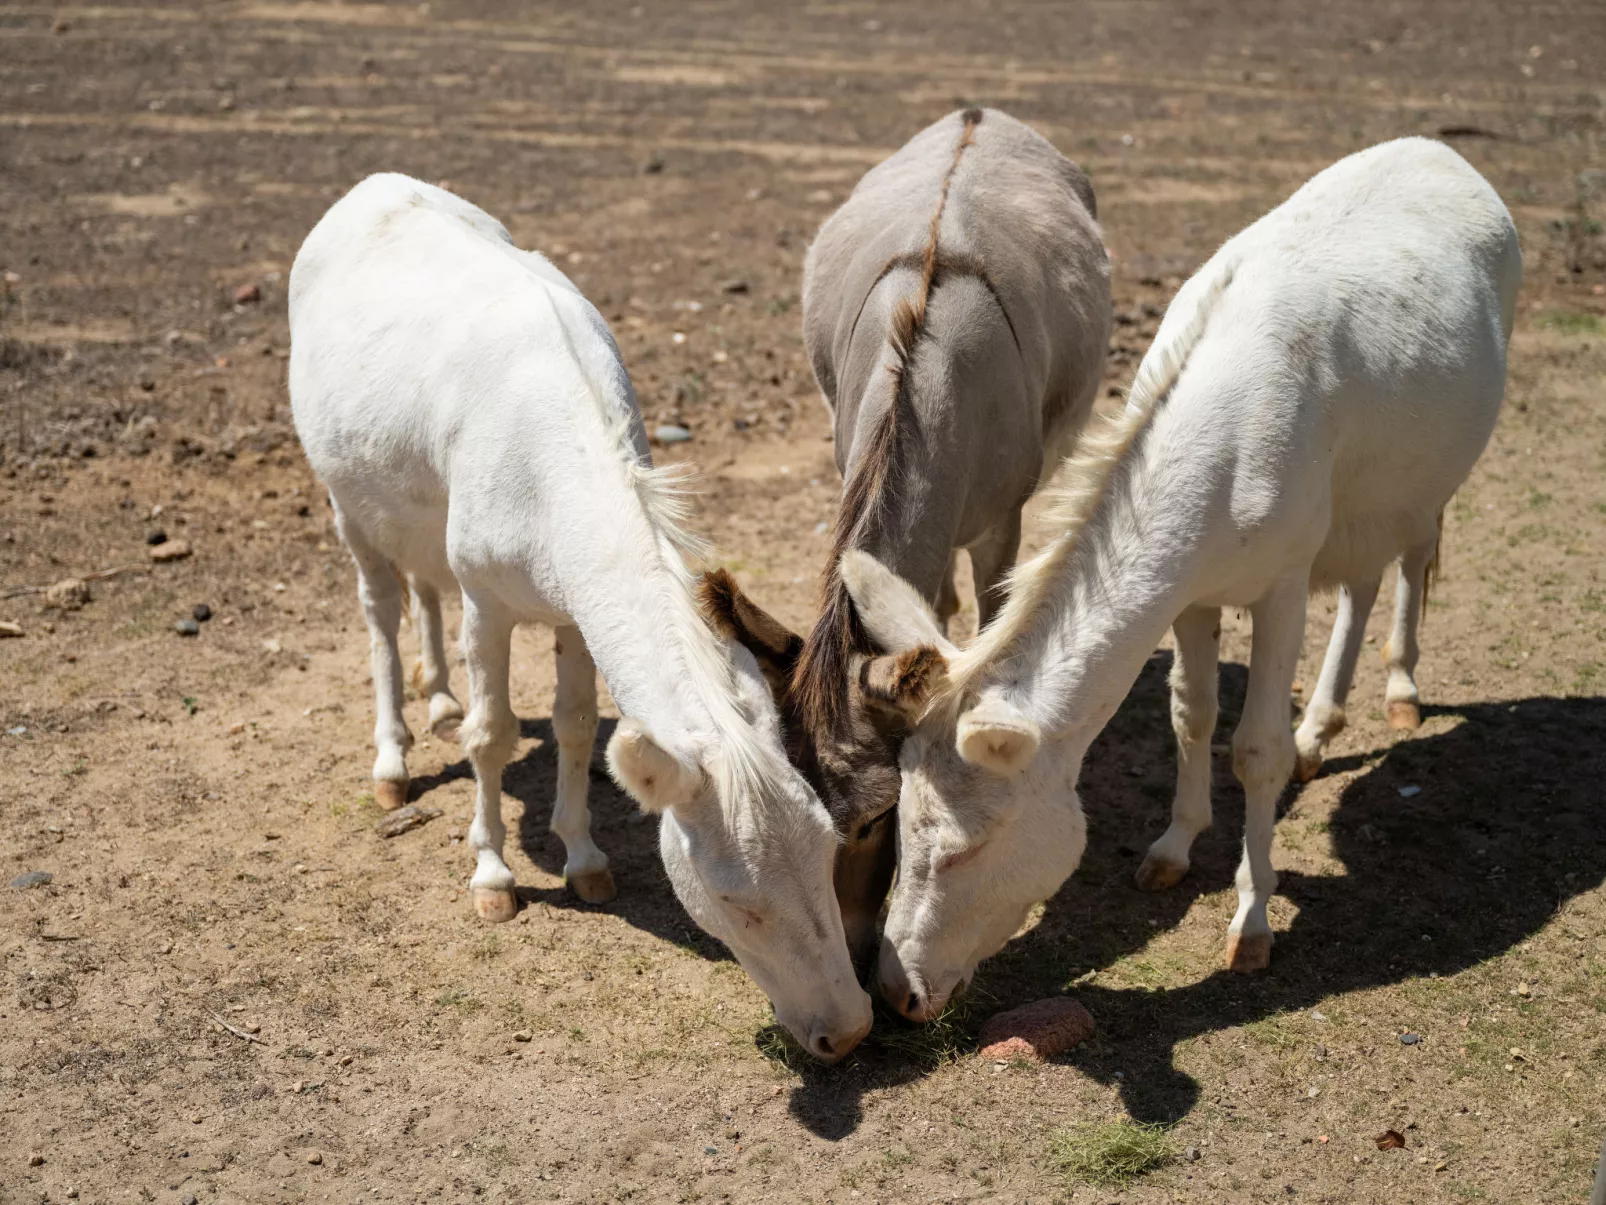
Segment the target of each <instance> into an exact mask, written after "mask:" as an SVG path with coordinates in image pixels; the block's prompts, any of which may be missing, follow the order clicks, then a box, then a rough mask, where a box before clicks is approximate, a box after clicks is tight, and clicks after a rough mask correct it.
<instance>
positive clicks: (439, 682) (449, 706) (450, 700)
mask: <svg viewBox="0 0 1606 1205" xmlns="http://www.w3.org/2000/svg"><path fill="white" fill-rule="evenodd" d="M409 583H410V585H411V586H412V591H413V626H414V627H416V628H417V629H418V644H419V648H418V663H417V664H416V665H415V666H414V667H413V688H414V689H415V690H417V691H418V693H419V694H420V695H421V696H422V697H424V698H425V699H428V700H429V727H430V731H431V732H433V733H434V734H435V735H436V736H438V737H440V738H441V739H442V740H455V739H456V737H457V728H458V725H459V724H461V723H462V722H463V707H462V705H461V704H460V703H458V701H457V699H456V698H454V697H453V695H452V685H451V680H450V676H449V674H448V671H447V665H446V630H445V625H443V624H442V623H441V596H440V591H438V590H436V589H435V587H434V586H432V585H430V584H429V583H428V582H426V581H422V580H420V579H419V578H416V577H414V578H410V579H409Z"/></svg>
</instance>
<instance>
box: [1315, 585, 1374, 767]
mask: <svg viewBox="0 0 1606 1205" xmlns="http://www.w3.org/2000/svg"><path fill="white" fill-rule="evenodd" d="M1378 580H1379V579H1377V578H1375V577H1374V578H1370V579H1368V580H1366V581H1360V582H1350V583H1347V584H1345V585H1344V586H1342V587H1340V588H1339V592H1338V616H1337V617H1336V618H1335V619H1334V620H1333V635H1332V638H1331V639H1330V640H1329V641H1328V643H1327V656H1326V657H1324V658H1323V659H1322V673H1321V677H1320V678H1318V679H1317V680H1316V689H1315V691H1314V692H1313V693H1312V694H1311V697H1310V703H1309V704H1308V705H1307V706H1306V708H1305V714H1304V716H1303V718H1301V720H1300V721H1299V728H1298V730H1297V731H1296V732H1295V733H1294V745H1295V747H1296V748H1297V749H1298V753H1299V760H1298V762H1297V763H1296V764H1295V768H1294V772H1295V773H1296V774H1297V775H1298V776H1299V781H1300V782H1309V781H1310V780H1311V779H1313V778H1315V777H1316V772H1317V771H1318V770H1320V769H1321V768H1322V756H1323V754H1324V752H1325V751H1326V749H1327V744H1328V742H1329V741H1331V740H1332V739H1333V738H1334V737H1335V736H1337V735H1338V734H1339V733H1340V732H1342V731H1344V723H1345V718H1344V701H1345V700H1346V699H1348V698H1349V688H1350V683H1352V682H1353V681H1354V680H1355V660H1356V658H1357V657H1359V656H1360V653H1361V640H1362V639H1363V638H1364V637H1365V635H1366V617H1367V616H1368V615H1370V614H1371V613H1372V603H1373V601H1375V600H1376V598H1377V587H1378Z"/></svg>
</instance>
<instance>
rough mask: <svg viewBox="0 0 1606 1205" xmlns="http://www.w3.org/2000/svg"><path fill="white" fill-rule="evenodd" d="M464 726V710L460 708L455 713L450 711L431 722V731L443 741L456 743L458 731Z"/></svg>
mask: <svg viewBox="0 0 1606 1205" xmlns="http://www.w3.org/2000/svg"><path fill="white" fill-rule="evenodd" d="M462 726H463V709H462V708H458V709H457V710H456V711H455V712H453V711H449V712H447V713H446V714H445V715H443V716H441V717H440V718H439V719H434V720H431V721H430V722H429V730H430V731H431V732H433V733H434V734H435V736H436V737H437V738H438V739H440V740H443V741H453V742H455V741H456V740H457V730H458V729H459V728H461V727H462Z"/></svg>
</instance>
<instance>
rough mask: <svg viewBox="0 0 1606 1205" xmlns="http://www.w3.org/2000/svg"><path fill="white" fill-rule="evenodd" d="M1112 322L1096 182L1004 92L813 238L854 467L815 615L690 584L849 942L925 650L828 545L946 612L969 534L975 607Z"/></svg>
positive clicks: (872, 896) (837, 405) (721, 580)
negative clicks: (760, 718) (766, 721)
mask: <svg viewBox="0 0 1606 1205" xmlns="http://www.w3.org/2000/svg"><path fill="white" fill-rule="evenodd" d="M1109 333H1110V274H1109V261H1108V258H1107V256H1106V255H1105V251H1104V243H1103V239H1102V236H1101V235H1100V232H1099V227H1098V222H1097V211H1096V206H1095V202H1094V198H1093V187H1092V185H1091V184H1090V183H1089V182H1088V179H1087V176H1086V175H1085V174H1084V173H1083V172H1082V170H1081V169H1080V168H1079V167H1077V166H1076V164H1074V163H1072V162H1071V161H1070V160H1068V159H1066V158H1065V157H1064V156H1063V155H1061V154H1060V153H1059V152H1058V151H1056V150H1055V149H1054V147H1053V146H1052V145H1051V144H1050V143H1049V142H1048V141H1047V140H1046V139H1045V138H1043V137H1042V136H1041V135H1039V134H1037V133H1036V132H1034V131H1033V130H1031V129H1030V128H1028V127H1027V126H1026V125H1024V124H1022V123H1021V122H1019V121H1017V120H1015V119H1014V118H1013V117H1010V116H1009V115H1008V114H1006V113H1001V112H999V111H998V110H996V109H966V110H964V111H962V112H957V113H950V114H949V115H948V116H947V117H944V118H943V119H942V120H941V121H938V122H937V123H935V124H934V125H931V126H928V127H927V128H926V129H924V130H922V131H921V132H920V133H918V134H916V135H915V136H914V137H913V138H912V139H910V140H909V142H908V143H907V144H906V145H905V146H904V147H903V148H902V149H901V150H899V151H898V152H897V153H896V154H894V155H893V156H892V157H891V158H890V159H887V160H886V161H885V162H883V163H881V164H879V165H877V166H876V167H874V168H872V169H871V170H870V171H869V172H868V173H866V174H865V176H864V178H863V179H862V180H860V181H859V184H858V187H856V188H855V189H854V190H853V194H852V196H850V197H849V198H848V199H847V201H846V202H845V203H844V204H843V205H842V207H841V208H840V209H838V210H837V211H836V212H835V213H834V214H832V215H831V216H830V217H829V218H828V219H826V222H825V225H824V226H822V227H821V228H820V232H819V235H818V237H817V238H816V239H815V241H814V245H813V246H812V247H811V248H810V249H809V253H808V258H807V260H806V261H805V264H804V269H803V338H804V342H805V344H806V345H807V347H808V353H809V359H810V361H811V362H812V364H813V367H814V375H815V378H816V380H817V381H818V382H819V385H820V390H821V392H822V393H823V394H824V396H825V401H826V404H827V406H829V407H830V409H831V411H832V414H833V417H834V420H835V432H836V462H837V468H838V469H839V470H840V471H841V473H842V478H843V482H844V485H843V492H842V500H841V505H840V507H839V508H838V512H837V517H836V525H835V531H834V534H833V537H832V541H831V552H830V557H829V559H828V560H827V562H826V565H825V568H824V570H823V571H822V573H821V603H820V615H819V618H818V619H817V620H816V622H815V624H814V627H813V629H812V630H811V631H810V632H809V634H808V636H807V638H806V639H805V638H800V637H798V636H796V635H794V634H793V633H791V632H789V631H788V630H787V629H786V628H785V627H784V626H783V625H782V624H780V623H778V622H777V621H775V620H774V619H773V618H771V617H770V616H769V615H767V614H765V612H764V611H762V610H761V609H760V608H759V607H758V606H756V605H755V604H754V603H753V602H752V600H750V599H748V598H747V597H746V596H744V595H743V594H742V592H741V590H740V588H739V587H738V586H737V584H736V582H735V581H734V579H732V578H731V577H730V575H729V574H727V573H725V572H724V571H719V572H717V573H713V574H709V575H707V577H706V578H705V580H704V582H703V590H702V599H703V607H704V612H705V614H706V615H707V616H708V618H709V619H710V621H711V622H712V623H713V624H714V625H715V626H716V627H717V628H719V629H720V630H722V631H723V632H724V634H726V635H728V636H732V637H734V638H736V639H738V640H740V641H742V643H743V644H744V645H746V646H747V648H748V649H750V650H751V651H752V653H753V654H754V656H755V657H757V658H758V661H759V664H760V665H761V666H762V667H763V668H764V670H765V673H766V676H767V678H768V680H769V682H770V685H771V687H772V688H773V689H774V691H775V694H776V699H777V702H778V703H779V704H780V708H781V716H782V722H783V725H784V728H785V738H786V743H787V749H788V753H789V755H790V756H791V758H792V760H793V762H794V764H795V765H796V766H797V767H798V768H799V769H800V770H801V771H802V772H803V774H804V776H805V777H806V778H807V779H808V780H809V782H810V783H811V785H812V786H813V787H814V789H815V790H816V791H817V792H818V793H819V796H820V798H821V800H822V801H823V802H824V803H825V805H826V807H827V808H828V809H829V810H830V812H831V817H832V820H833V821H834V823H835V825H836V828H837V831H838V833H839V834H841V836H842V838H843V845H842V848H841V850H840V851H839V853H838V855H837V863H836V892H837V899H838V901H839V902H840V904H841V906H842V921H843V925H844V927H845V929H846V933H847V937H848V942H849V945H850V947H851V948H853V950H854V952H855V954H856V955H861V956H862V955H863V954H864V953H866V952H868V951H869V950H870V949H871V948H873V943H874V937H875V927H876V920H877V916H878V914H879V911H880V908H881V904H882V902H883V901H884V900H885V898H886V894H887V889H888V887H889V885H890V884H891V881H892V872H893V868H894V863H895V849H894V836H893V834H894V832H895V830H896V825H895V824H894V823H892V821H891V819H890V818H891V816H892V809H893V807H894V805H895V804H896V803H897V801H898V790H899V772H898V752H899V748H900V746H901V744H902V740H903V737H904V735H905V733H906V731H907V729H908V727H909V725H910V724H911V722H912V716H911V715H909V714H906V712H907V711H908V709H910V708H911V707H918V706H919V705H920V703H921V702H922V701H923V694H922V690H921V687H922V684H923V683H924V681H925V679H926V677H927V675H928V674H929V672H930V670H931V666H929V665H928V664H927V663H926V660H925V658H924V657H923V656H922V655H921V653H920V652H919V651H916V652H914V653H906V654H902V655H883V654H882V653H881V651H880V650H878V649H877V648H875V647H874V645H873V643H872V642H871V640H870V639H869V637H868V636H867V634H866V633H865V631H864V630H863V628H862V626H861V625H860V622H859V619H858V617H857V615H856V614H855V613H854V609H853V603H852V600H851V599H850V598H849V597H848V592H847V590H846V588H845V587H844V586H843V584H842V581H841V579H840V577H839V575H838V571H837V566H838V563H839V562H840V561H841V559H842V555H843V554H844V553H845V552H847V551H849V550H850V549H862V550H864V551H866V552H868V553H870V554H871V555H872V556H874V557H876V558H877V559H878V560H880V561H881V562H882V563H883V564H885V565H886V566H888V567H889V568H891V569H893V570H895V571H896V572H897V573H899V574H901V575H902V576H903V577H904V578H906V579H907V580H908V581H910V582H911V583H913V584H914V585H915V587H916V588H917V589H919V590H920V591H921V592H922V593H923V594H924V595H925V596H926V599H927V600H928V601H929V602H932V603H933V604H934V605H935V606H936V608H937V612H938V614H939V615H940V616H941V617H942V618H943V619H944V620H945V621H946V620H947V619H948V618H949V617H950V616H951V615H952V614H953V613H954V612H955V611H956V610H957V608H958V599H957V596H956V593H955V589H954V582H953V570H954V565H955V559H956V556H957V553H958V550H959V549H961V548H963V549H966V550H967V551H968V552H969V554H970V563H971V571H972V576H973V578H974V581H975V587H976V595H977V607H978V610H979V612H980V620H981V622H982V623H983V624H985V623H986V621H987V620H988V619H989V618H990V617H991V616H992V614H993V613H994V611H996V610H997V608H998V606H999V605H1000V603H1001V601H1002V600H1001V599H1000V597H999V593H998V588H999V587H1000V585H1001V583H1002V579H1003V577H1004V575H1005V574H1006V573H1007V572H1008V570H1009V569H1010V568H1011V567H1012V566H1013V564H1014V562H1015V554H1016V551H1017V550H1018V547H1019V544H1020V529H1021V527H1020V525H1021V520H1020V514H1021V507H1022V506H1023V505H1024V504H1025V503H1026V501H1027V499H1028V498H1030V497H1031V495H1032V493H1033V491H1034V490H1036V489H1037V487H1038V486H1039V485H1040V484H1042V482H1043V481H1044V480H1045V479H1046V478H1047V476H1048V475H1049V474H1050V473H1051V472H1052V471H1053V469H1054V467H1055V465H1056V464H1057V463H1058V461H1059V459H1060V457H1061V456H1062V455H1064V453H1065V452H1066V451H1067V450H1068V448H1069V446H1070V445H1071V443H1072V442H1074V439H1075V437H1076V434H1077V432H1078V431H1080V430H1081V428H1082V426H1083V424H1084V423H1085V422H1086V420H1087V418H1088V415H1089V413H1090V411H1091V409H1092V406H1093V400H1094V395H1095V394H1096V392H1097V390H1098V385H1099V380H1100V377H1101V373H1102V369H1103V364H1104V356H1105V347H1106V344H1107V342H1108V340H1109ZM894 700H898V703H897V704H896V705H895V704H894Z"/></svg>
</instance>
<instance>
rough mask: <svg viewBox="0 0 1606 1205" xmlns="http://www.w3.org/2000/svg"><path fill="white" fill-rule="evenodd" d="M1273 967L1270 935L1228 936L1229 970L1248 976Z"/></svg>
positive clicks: (1246, 934) (1241, 934) (1238, 934)
mask: <svg viewBox="0 0 1606 1205" xmlns="http://www.w3.org/2000/svg"><path fill="white" fill-rule="evenodd" d="M1270 965H1271V934H1270V933H1229V934H1227V969H1228V970H1229V971H1237V972H1239V973H1240V974H1243V975H1247V974H1251V973H1253V972H1255V971H1264V970H1265V969H1266V968H1267V967H1269V966H1270Z"/></svg>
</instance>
